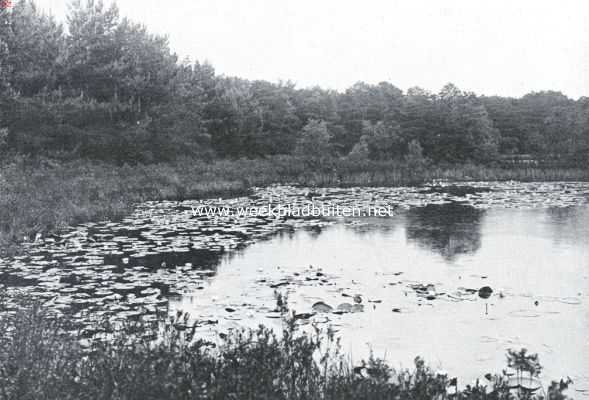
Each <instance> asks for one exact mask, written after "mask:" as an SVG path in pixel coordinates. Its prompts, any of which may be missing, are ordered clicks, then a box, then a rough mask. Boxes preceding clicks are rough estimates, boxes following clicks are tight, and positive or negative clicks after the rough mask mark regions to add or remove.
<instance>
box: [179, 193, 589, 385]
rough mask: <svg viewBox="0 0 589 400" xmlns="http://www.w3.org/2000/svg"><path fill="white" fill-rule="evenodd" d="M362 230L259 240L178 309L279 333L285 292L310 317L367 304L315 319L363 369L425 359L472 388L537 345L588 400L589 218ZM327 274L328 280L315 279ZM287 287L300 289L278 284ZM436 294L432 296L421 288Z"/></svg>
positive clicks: (451, 221) (519, 213)
mask: <svg viewBox="0 0 589 400" xmlns="http://www.w3.org/2000/svg"><path fill="white" fill-rule="evenodd" d="M347 222H349V221H347ZM361 222H362V225H350V224H349V223H348V224H346V223H345V222H344V221H340V222H339V223H337V224H335V225H333V226H328V227H325V228H323V229H315V230H308V229H307V230H299V231H296V232H294V233H290V234H282V235H279V236H278V237H275V238H273V239H271V240H268V241H264V242H261V243H256V244H254V245H252V246H250V247H248V248H247V249H245V250H243V251H241V252H239V253H238V255H237V256H235V257H232V258H230V259H225V260H223V261H222V262H221V263H220V265H219V267H218V269H217V275H216V277H215V279H213V280H211V281H210V283H209V285H208V286H207V288H206V290H205V291H199V292H198V293H192V294H187V295H185V296H184V297H183V298H182V299H181V300H180V301H178V302H176V303H175V307H177V308H182V309H184V310H189V311H190V312H191V313H193V314H195V315H200V316H202V317H206V316H210V317H214V316H216V315H218V314H219V309H220V307H219V305H222V306H228V307H230V308H232V309H234V310H235V311H233V312H231V313H226V314H225V315H224V317H223V316H222V317H221V320H220V325H217V326H216V327H215V328H214V330H215V331H217V330H219V329H221V330H223V329H229V328H237V327H240V326H244V325H245V326H252V327H254V326H255V325H256V324H258V323H264V324H271V323H273V321H274V320H273V319H267V318H264V312H265V311H269V310H270V309H271V308H272V305H273V299H274V297H273V291H274V290H281V291H282V292H283V293H288V294H289V304H290V306H291V308H293V309H295V310H296V311H297V312H310V311H312V305H313V304H314V303H315V302H318V301H323V302H325V303H327V304H329V305H331V306H333V307H336V306H337V305H338V304H340V303H344V302H350V303H352V300H351V298H346V297H344V296H345V295H350V296H354V295H357V294H359V295H361V297H362V304H364V312H359V313H349V314H343V315H333V314H329V315H328V316H324V315H322V314H318V315H317V316H316V317H314V318H316V320H315V321H316V322H319V323H325V325H331V326H333V327H334V328H335V329H336V330H337V331H338V335H340V336H341V337H342V339H343V340H342V343H343V350H344V351H345V352H346V353H347V354H350V355H351V357H352V358H353V359H355V360H359V359H361V358H362V357H366V356H367V355H369V352H370V351H372V352H373V353H374V354H375V355H376V356H380V357H386V359H387V360H389V361H390V362H392V364H393V365H395V366H399V367H408V366H411V365H412V360H413V358H414V357H415V356H416V355H421V356H423V357H425V358H426V359H427V360H428V361H429V362H430V364H431V365H432V366H434V367H438V368H441V369H444V370H446V371H448V372H449V373H450V374H451V375H452V376H456V375H457V376H460V377H461V380H462V384H466V383H470V382H471V381H473V380H474V379H476V378H479V377H482V376H483V375H484V374H485V373H487V372H498V371H501V369H503V368H505V366H506V361H505V350H506V349H508V348H514V349H519V348H522V347H525V348H527V349H529V350H530V351H531V352H536V353H539V354H540V360H541V362H542V364H543V365H544V366H545V369H544V371H543V376H544V377H545V378H546V379H550V378H554V379H556V378H558V377H566V376H567V375H568V376H571V377H572V378H573V380H574V381H575V382H576V385H575V387H576V389H577V393H578V394H582V393H585V394H589V393H587V392H584V390H585V389H589V357H587V354H589V246H588V244H589V208H587V207H577V208H564V209H563V208H547V209H526V210H519V209H501V210H493V209H489V210H476V209H473V208H472V207H469V206H460V205H454V204H444V205H437V206H426V207H423V208H417V209H413V210H410V211H407V212H404V213H401V214H399V215H398V216H397V217H394V218H392V219H385V220H382V219H372V220H362V221H361ZM315 271H319V273H320V275H322V276H323V277H325V278H324V279H323V282H322V281H315V280H306V279H304V278H302V277H305V278H309V277H313V275H314V273H315V275H316V272H315ZM295 274H297V275H295ZM280 282H289V284H288V285H284V286H280V288H279V289H275V288H272V287H270V283H274V284H276V283H280ZM428 284H429V285H433V286H434V288H435V289H434V291H435V298H434V297H432V298H431V300H428V299H427V298H425V299H424V298H423V297H422V296H419V295H418V294H416V292H415V291H414V290H413V289H412V287H414V286H416V285H428ZM483 286H490V287H491V288H492V289H493V295H492V296H491V297H490V298H489V299H488V300H484V299H481V298H479V297H478V295H477V294H472V295H471V296H469V295H468V292H465V290H464V289H465V288H472V289H477V290H478V289H479V288H480V287H483ZM430 288H431V286H430ZM465 294H466V295H465Z"/></svg>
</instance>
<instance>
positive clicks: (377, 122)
mask: <svg viewBox="0 0 589 400" xmlns="http://www.w3.org/2000/svg"><path fill="white" fill-rule="evenodd" d="M310 61H311V60H310ZM0 94H1V96H0V152H1V153H6V154H13V153H21V154H32V155H43V156H47V157H53V158H57V159H75V158H90V159H99V160H105V161H112V162H117V163H125V162H127V163H151V162H160V161H171V160H174V159H175V158H177V157H179V156H189V157H198V158H201V159H213V158H241V157H247V158H257V157H267V156H272V155H281V154H296V155H300V156H304V157H331V156H333V157H349V158H358V159H373V160H395V159H399V160H406V159H412V158H413V159H414V158H418V159H428V160H431V162H434V163H463V162H473V163H492V162H497V161H498V160H502V159H506V158H507V159H510V158H513V157H522V156H521V155H527V156H529V157H531V158H532V159H536V160H548V159H550V160H558V161H559V162H563V163H572V164H575V165H579V164H582V165H588V160H589V98H588V97H582V98H580V99H578V100H573V99H570V98H568V97H567V96H565V95H563V94H562V93H560V92H554V91H545V92H536V93H530V94H527V95H525V96H523V97H521V98H508V97H498V96H492V97H487V96H477V95H475V94H474V93H471V92H465V91H462V90H460V89H458V88H457V87H456V86H455V85H453V84H447V85H446V86H444V87H443V88H442V89H441V91H440V92H439V93H431V92H429V91H427V90H424V89H421V88H418V87H415V88H411V89H409V90H407V91H406V92H403V91H402V90H400V89H399V88H397V87H395V86H394V85H392V84H391V83H388V82H381V83H379V84H376V85H372V84H367V83H363V82H359V83H356V84H354V85H353V86H352V87H350V88H348V89H347V90H345V91H343V92H339V91H333V90H325V89H322V88H320V87H313V88H302V89H301V88H297V87H296V86H295V85H294V84H293V83H291V82H280V83H271V82H267V81H262V80H256V81H251V80H246V79H240V78H235V77H227V76H223V75H219V74H217V73H215V70H214V68H213V67H212V66H211V65H210V64H208V63H206V62H205V63H200V62H191V61H189V60H179V59H178V56H177V55H176V54H174V53H173V52H172V51H171V49H170V47H169V44H168V41H167V39H166V37H162V36H158V35H154V34H151V33H150V32H148V31H147V29H146V28H145V26H143V25H141V24H137V23H134V22H132V21H130V20H128V19H127V18H121V16H120V15H119V11H118V9H117V7H116V5H111V6H108V7H107V6H105V5H104V4H103V3H102V1H95V0H84V1H82V0H74V1H72V2H71V3H70V5H69V12H68V16H67V23H66V26H65V27H64V26H63V25H62V24H60V23H58V22H56V20H55V19H54V18H53V17H52V16H50V15H46V14H44V13H42V12H41V11H40V10H39V9H38V8H37V7H36V5H35V3H34V2H33V1H32V0H19V1H16V2H15V4H14V6H13V8H12V9H11V10H8V9H4V10H0ZM515 155H517V156H515ZM524 158H525V157H524Z"/></svg>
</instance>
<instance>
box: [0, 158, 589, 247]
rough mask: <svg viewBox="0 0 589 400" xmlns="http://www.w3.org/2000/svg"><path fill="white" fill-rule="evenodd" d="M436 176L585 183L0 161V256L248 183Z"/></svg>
mask: <svg viewBox="0 0 589 400" xmlns="http://www.w3.org/2000/svg"><path fill="white" fill-rule="evenodd" d="M435 179H447V180H455V181H464V180H482V181H491V180H520V181H535V180H538V181H554V180H559V181H561V180H576V181H581V180H587V179H589V171H587V170H582V169H541V168H536V167H534V168H521V169H503V168H499V167H482V166H476V165H461V166H447V167H440V166H437V167H435V166H428V165H425V164H424V165H419V166H417V167H415V166H409V165H407V164H404V163H400V162H395V161H370V160H351V159H327V160H321V161H314V160H309V159H301V158H295V157H291V156H277V157H273V158H267V159H257V160H246V159H242V160H217V161H215V162H210V163H207V162H203V161H195V160H192V159H187V158H184V159H179V160H177V161H176V162H174V163H165V164H149V165H142V164H137V165H122V166H117V165H113V164H105V163H95V162H89V161H85V160H76V161H72V162H68V163H57V162H55V161H53V160H49V159H41V158H33V159H30V158H23V157H13V158H11V159H8V160H3V161H0V253H14V252H15V251H17V250H18V249H19V244H20V243H22V242H23V241H27V240H31V239H33V238H34V237H35V236H36V235H37V234H41V235H47V234H49V233H51V232H55V231H58V230H60V229H63V228H65V227H67V226H69V225H72V224H76V223H83V222H88V221H95V220H106V219H109V220H117V219H120V218H121V217H123V216H124V215H127V214H128V213H129V212H130V211H131V210H132V209H133V207H134V205H135V204H137V203H140V202H143V201H146V200H184V199H199V198H205V197H217V196H235V195H241V194H246V193H247V192H248V189H249V188H250V187H252V186H266V185H270V184H276V183H282V184H285V183H289V184H300V185H308V186H401V185H413V184H420V183H423V182H428V181H432V180H435Z"/></svg>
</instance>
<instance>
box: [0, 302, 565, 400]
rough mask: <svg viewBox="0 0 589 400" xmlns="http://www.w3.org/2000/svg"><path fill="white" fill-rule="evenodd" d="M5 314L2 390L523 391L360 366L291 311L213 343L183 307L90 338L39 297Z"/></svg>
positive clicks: (245, 394)
mask: <svg viewBox="0 0 589 400" xmlns="http://www.w3.org/2000/svg"><path fill="white" fill-rule="evenodd" d="M0 315H1V319H0V329H1V330H0V332H2V333H1V336H0V399H2V400H17V399H18V400H33V399H56V400H57V399H59V400H67V399H104V400H106V399H109V400H110V399H113V400H114V399H125V400H132V399H137V400H147V399H154V400H155V399H157V400H165V399H170V400H172V399H174V400H177V399H334V400H335V399H350V400H351V399H447V398H448V399H450V398H451V399H491V400H495V399H513V398H516V397H514V395H515V394H516V393H515V392H514V391H513V389H511V390H510V388H509V386H508V384H507V376H506V374H505V372H504V373H503V374H501V375H496V376H492V377H491V376H488V382H487V384H483V383H480V382H477V383H476V384H475V385H474V386H467V387H465V388H460V389H459V388H458V387H457V383H456V380H455V379H449V377H448V376H446V375H445V374H442V373H435V372H434V371H432V370H431V369H430V368H428V367H427V366H426V365H425V363H424V362H423V360H421V359H420V358H416V359H415V367H414V368H413V369H410V370H409V369H408V370H399V371H397V370H393V369H391V368H390V367H389V366H388V365H387V364H386V363H385V362H384V361H383V360H378V359H374V358H371V359H369V360H368V361H367V362H363V363H362V365H360V366H356V367H354V366H352V365H351V364H350V362H349V361H348V360H347V359H346V358H345V357H344V356H343V355H341V354H340V352H339V346H338V343H337V341H336V340H334V337H333V335H332V333H331V332H330V331H329V330H328V331H327V332H322V331H320V330H319V329H315V332H314V333H313V334H303V333H300V332H298V331H297V328H296V323H295V321H294V318H285V329H284V331H283V332H282V333H281V334H280V335H278V334H275V333H274V332H272V331H271V330H269V329H267V328H264V327H262V326H260V327H259V328H258V329H257V330H250V331H240V332H233V333H230V334H228V335H227V336H226V337H225V336H223V338H221V339H219V342H218V343H217V344H213V343H210V342H206V341H203V340H197V339H196V338H195V337H194V329H193V327H190V326H189V324H188V318H187V316H186V315H183V314H178V315H177V316H176V317H175V318H172V319H170V320H164V319H162V320H160V321H159V322H158V323H156V324H153V323H151V324H147V323H142V322H135V323H126V324H124V325H123V326H119V327H113V326H109V325H104V326H102V325H101V326H97V327H96V331H97V332H101V333H99V334H96V336H95V339H94V340H93V341H92V343H91V344H88V342H85V341H84V340H81V336H80V335H79V334H78V333H76V330H75V329H74V326H73V325H72V324H71V321H70V320H69V319H68V318H67V317H63V316H52V314H51V313H50V312H49V311H48V310H46V309H44V308H43V307H42V306H40V305H39V304H37V303H31V302H29V303H28V304H26V305H25V306H24V308H22V309H19V311H14V310H12V311H9V310H7V309H3V310H1V314H0ZM84 343H86V345H84V346H83V344H84ZM510 356H511V358H510V363H515V364H513V365H514V366H515V367H516V368H518V370H519V369H522V370H527V369H526V368H528V367H529V366H533V367H534V371H539V365H537V357H535V356H534V355H532V356H529V355H526V353H525V352H519V353H516V352H511V353H510ZM530 360H531V361H532V362H530ZM464 367H465V368H469V366H464ZM567 385H568V383H567V382H561V383H553V385H552V386H551V387H550V388H549V390H548V396H547V398H549V399H565V398H566V396H564V395H563V391H564V390H565V389H566V387H567ZM519 395H520V397H519V398H543V397H540V396H538V397H533V395H532V394H531V393H528V394H526V393H523V392H520V393H519ZM526 396H527V397H526Z"/></svg>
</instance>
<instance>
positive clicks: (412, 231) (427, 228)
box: [406, 203, 484, 260]
mask: <svg viewBox="0 0 589 400" xmlns="http://www.w3.org/2000/svg"><path fill="white" fill-rule="evenodd" d="M483 215H484V211H483V210H478V209H476V208H473V207H471V206H467V205H461V204H456V203H450V204H428V205H427V206H425V207H421V208H415V209H413V210H410V211H409V212H408V213H407V224H406V230H407V238H408V239H409V240H410V241H415V242H416V243H418V244H419V245H421V246H424V247H425V248H428V249H431V250H432V251H434V252H437V253H440V254H441V255H442V256H444V257H445V258H446V259H448V260H453V259H454V258H455V257H456V256H457V255H459V254H467V253H474V252H476V251H477V250H478V249H479V247H480V246H481V231H480V228H481V219H482V217H483Z"/></svg>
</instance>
